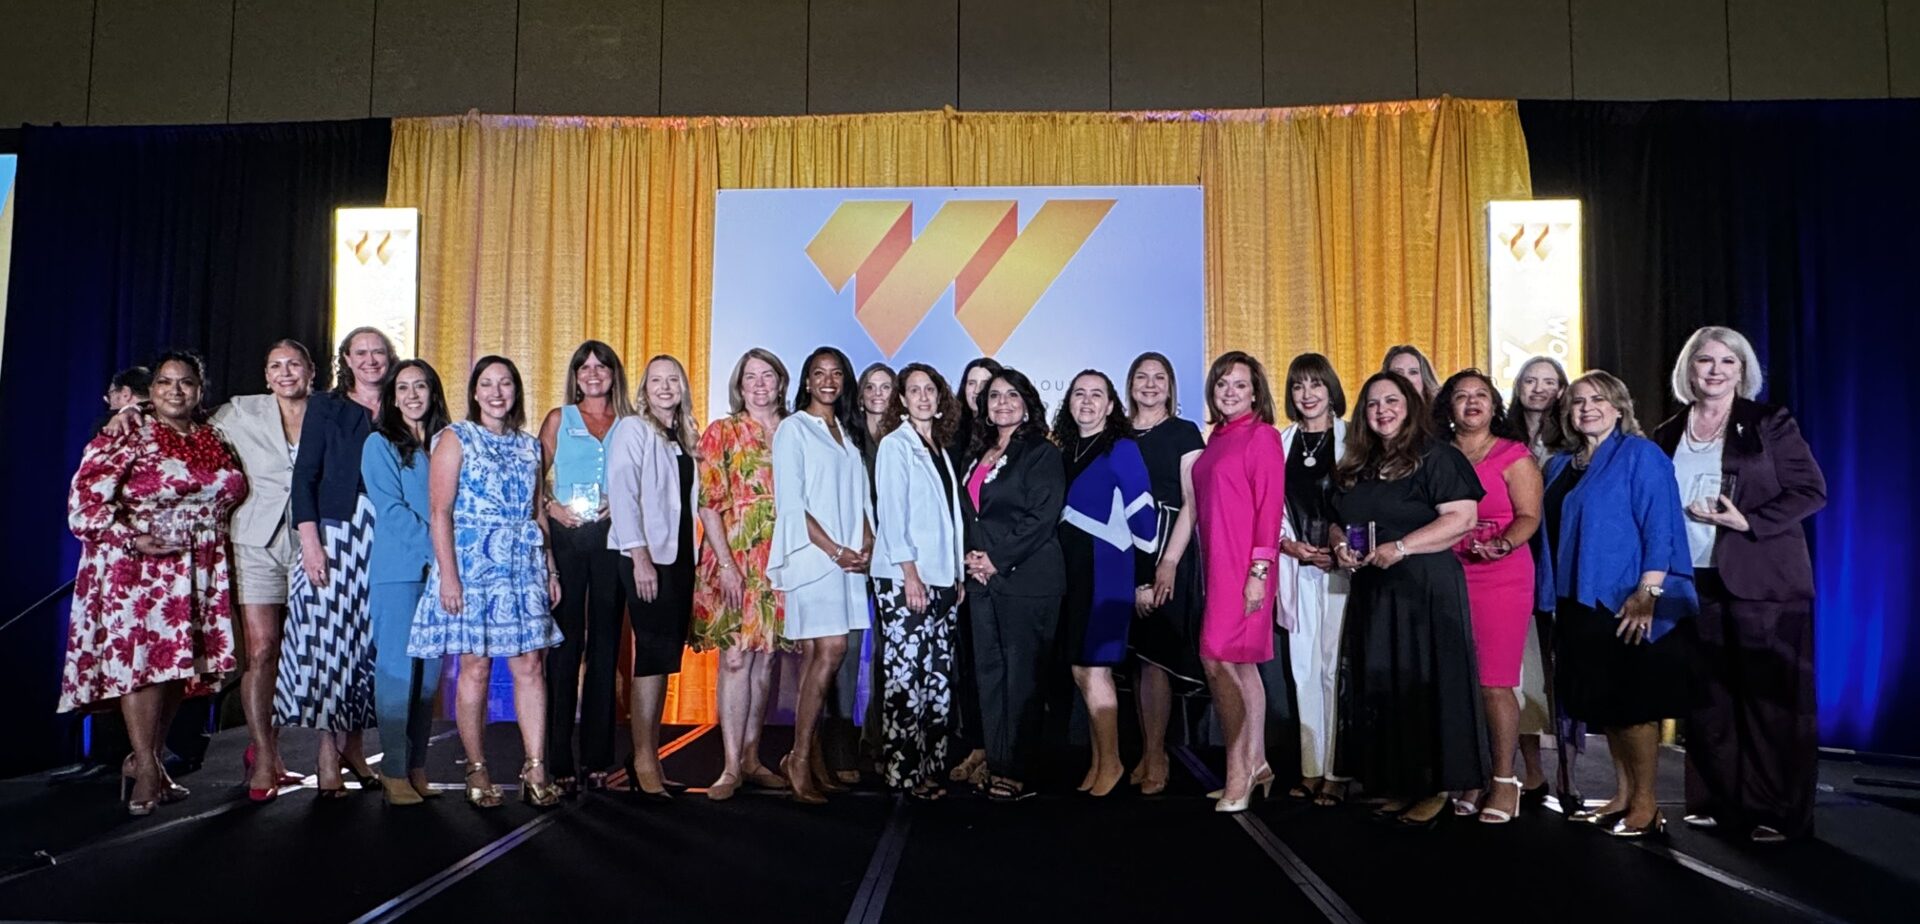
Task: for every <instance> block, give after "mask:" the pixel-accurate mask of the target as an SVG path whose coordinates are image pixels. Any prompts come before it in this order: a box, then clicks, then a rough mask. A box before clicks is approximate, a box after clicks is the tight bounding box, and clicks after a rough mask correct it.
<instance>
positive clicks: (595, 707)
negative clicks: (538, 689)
mask: <svg viewBox="0 0 1920 924" xmlns="http://www.w3.org/2000/svg"><path fill="white" fill-rule="evenodd" d="M611 528H612V523H611V521H609V520H601V521H599V522H598V523H589V524H587V525H585V526H582V527H580V528H578V529H568V528H567V527H565V526H561V525H560V524H558V523H555V524H553V525H552V532H553V539H552V542H553V563H554V567H555V568H556V569H558V570H559V572H560V605H559V606H557V607H555V608H554V611H553V618H554V621H555V622H557V623H559V624H560V632H561V634H562V635H564V636H565V639H564V640H563V641H561V643H560V644H558V645H555V646H554V647H552V648H549V649H547V664H546V667H547V761H548V766H549V767H550V772H551V773H552V774H553V775H554V776H574V775H576V765H575V763H574V751H573V731H574V712H575V708H576V707H577V708H578V710H579V717H580V762H579V764H578V766H579V767H584V768H585V769H586V770H587V771H588V772H599V771H605V770H611V769H613V767H614V758H613V726H614V718H615V716H616V714H617V704H616V703H615V702H614V674H615V672H616V671H618V670H619V666H620V629H621V621H622V619H623V617H624V614H625V612H626V608H627V592H626V589H625V588H626V583H627V582H630V581H631V580H632V578H631V577H628V578H627V581H622V580H621V573H622V572H623V571H627V570H630V567H631V566H630V564H629V562H628V561H627V558H626V556H623V555H621V554H620V553H619V552H614V551H610V550H608V548H607V531H608V530H609V529H611ZM583 659H584V660H585V662H586V677H585V679H584V680H583V679H582V678H581V671H580V667H581V661H582V660H583Z"/></svg>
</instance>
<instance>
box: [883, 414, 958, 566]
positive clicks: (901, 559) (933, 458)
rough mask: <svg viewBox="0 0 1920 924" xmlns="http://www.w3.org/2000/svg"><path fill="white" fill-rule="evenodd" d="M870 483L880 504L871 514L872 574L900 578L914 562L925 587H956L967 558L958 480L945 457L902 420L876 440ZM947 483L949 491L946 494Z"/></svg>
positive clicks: (950, 463) (951, 464) (944, 454)
mask: <svg viewBox="0 0 1920 924" xmlns="http://www.w3.org/2000/svg"><path fill="white" fill-rule="evenodd" d="M942 471H945V472H946V474H947V479H946V481H945V482H942V481H941V479H940V473H941V472H942ZM873 484H874V489H875V490H876V491H877V492H878V494H879V495H880V503H879V507H878V509H877V510H875V511H874V521H875V523H874V538H873V564H872V566H871V567H870V569H869V570H870V572H871V573H872V575H873V576H874V577H877V578H886V579H888V580H892V581H900V580H904V579H905V577H906V575H905V573H904V572H903V571H902V570H901V568H900V566H901V565H903V564H906V563H907V562H913V564H914V568H915V569H917V570H918V571H919V572H920V580H922V581H924V582H926V584H927V586H928V587H951V586H953V585H954V584H957V583H959V581H960V570H961V569H960V563H961V560H962V559H963V558H964V557H965V555H966V548H965V543H964V540H963V528H962V524H963V523H964V521H963V520H962V519H961V513H960V479H959V477H958V476H956V475H954V472H953V463H952V462H951V461H950V460H948V458H947V454H946V453H944V452H933V451H930V450H928V449H927V444H926V441H925V440H922V439H921V438H920V434H918V433H915V432H914V430H913V426H912V424H910V423H907V422H906V421H902V422H901V423H900V426H899V427H898V428H896V429H895V430H894V431H893V432H892V433H889V434H887V435H886V436H885V437H883V438H881V440H880V449H879V452H878V454H877V457H876V458H875V460H874V463H873ZM947 484H952V485H953V489H952V490H947V488H946V485H947Z"/></svg>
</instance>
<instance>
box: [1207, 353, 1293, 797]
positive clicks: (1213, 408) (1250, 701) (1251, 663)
mask: <svg viewBox="0 0 1920 924" xmlns="http://www.w3.org/2000/svg"><path fill="white" fill-rule="evenodd" d="M1207 402H1208V410H1209V411H1210V412H1211V413H1210V414H1209V415H1208V416H1209V417H1210V419H1211V422H1212V423H1213V425H1214V428H1213V435H1212V437H1211V438H1210V439H1208V441H1207V448H1206V450H1205V451H1203V452H1201V453H1200V458H1199V459H1198V460H1196V461H1195V462H1194V463H1193V498H1194V503H1195V505H1196V509H1197V519H1196V522H1197V523H1198V526H1199V529H1200V547H1201V548H1203V549H1205V550H1206V615H1205V617H1204V622H1203V623H1202V625H1201V633H1200V663H1201V664H1202V665H1204V666H1205V668H1206V673H1207V685H1208V686H1209V687H1210V688H1211V689H1212V691H1213V702H1214V707H1215V708H1216V709H1218V710H1219V714H1220V724H1221V727H1222V731H1223V732H1224V733H1225V735H1226V738H1227V776H1226V785H1225V786H1224V787H1222V789H1221V790H1220V796H1219V797H1218V798H1219V801H1218V802H1216V803H1214V806H1213V810H1214V811H1216V812H1242V811H1246V808H1247V803H1248V802H1249V801H1250V800H1251V799H1252V797H1253V787H1255V786H1266V787H1268V788H1271V787H1272V785H1273V770H1272V769H1271V768H1270V767H1268V766H1267V740H1266V737H1267V736H1266V721H1265V716H1266V710H1267V693H1266V685H1265V683H1263V682H1262V681H1261V679H1260V670H1259V666H1260V665H1261V664H1263V663H1265V662H1267V661H1271V660H1273V626H1274V622H1273V620H1274V616H1273V575H1272V574H1271V573H1270V571H1271V570H1272V568H1273V563H1274V558H1275V556H1276V554H1277V552H1276V550H1275V548H1274V546H1275V545H1277V544H1278V543H1279V542H1280V521H1281V519H1282V518H1283V515H1284V514H1285V512H1286V468H1287V457H1286V453H1285V451H1283V450H1282V449H1281V447H1280V434H1279V433H1278V432H1277V431H1275V430H1274V429H1273V391H1272V389H1271V388H1269V387H1268V385H1267V374H1266V370H1265V369H1263V368H1262V367H1261V365H1260V361H1259V360H1257V359H1254V358H1253V357H1252V356H1249V355H1247V354H1245V353H1242V352H1240V351H1238V350H1235V351H1232V352H1229V353H1223V354H1221V355H1220V358H1218V359H1215V360H1214V361H1213V367H1212V368H1211V369H1209V370H1207Z"/></svg>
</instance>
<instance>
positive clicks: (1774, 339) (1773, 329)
mask: <svg viewBox="0 0 1920 924" xmlns="http://www.w3.org/2000/svg"><path fill="white" fill-rule="evenodd" d="M1520 117H1521V124H1522V126H1523V127H1524V129H1525V131H1526V135H1527V151H1528V155H1529V158H1530V160H1531V162H1532V169H1533V189H1534V195H1535V196H1537V197H1541V198H1557V197H1571V198H1578V199H1580V200H1582V201H1583V202H1584V203H1585V205H1584V214H1585V219H1586V225H1587V243H1586V254H1585V256H1586V269H1587V275H1586V293H1585V294H1586V308H1587V324H1586V330H1587V336H1586V349H1587V362H1588V365H1590V366H1593V367H1596V368H1603V369H1607V370H1609V371H1612V372H1614V373H1616V374H1618V375H1619V376H1620V377H1621V378H1622V379H1624V380H1625V381H1626V383H1627V384H1628V386H1629V387H1631V388H1632V390H1633V396H1634V401H1635V404H1636V408H1637V410H1638V412H1639V417H1640V420H1641V422H1642V423H1643V424H1645V425H1647V426H1649V427H1651V426H1652V425H1654V424H1657V423H1658V422H1660V421H1661V420H1663V419H1665V417H1666V416H1667V414H1669V413H1671V412H1672V411H1674V410H1676V409H1677V408H1676V406H1675V405H1674V403H1673V399H1672V397H1671V395H1670V394H1669V389H1668V387H1667V379H1668V374H1669V372H1670V370H1671V369H1672V366H1673V362H1674V358H1675V352H1676V351H1677V350H1678V349H1679V348H1680V346H1681V345H1682V343H1683V342H1684V340H1685V338H1686V337H1687V335H1688V334H1690V333H1691V332H1692V331H1693V330H1694V329H1695V328H1698V327H1700V326H1702V325H1706V324H1723V325H1727V326H1729V327H1733V328H1736V329H1738V330H1740V331H1741V332H1742V333H1744V334H1746V335H1747V336H1748V338H1749V339H1751V340H1752V341H1753V344H1754V348H1755V349H1756V350H1757V351H1758V352H1759V354H1760V357H1761V360H1762V362H1763V363H1764V364H1765V366H1766V371H1767V373H1768V375H1769V384H1768V386H1767V391H1766V397H1767V399H1769V400H1772V401H1775V402H1778V403H1782V404H1785V405H1787V406H1788V407H1790V408H1791V409H1792V410H1793V412H1794V414H1795V415H1796V416H1797V417H1798V418H1799V421H1800V425H1801V427H1802V429H1803V430H1804V431H1805V433H1806V436H1807V439H1808V441H1809V442H1810V443H1811V444H1812V446H1813V450H1814V453H1815V455H1816V456H1817V457H1818V458H1819V461H1820V464H1821V467H1822V468H1823V469H1824V470H1825V471H1826V475H1827V484H1828V490H1829V500H1828V506H1827V508H1826V510H1825V511H1824V512H1822V513H1821V514H1819V515H1818V516H1816V517H1815V518H1814V522H1813V523H1812V536H1813V543H1814V571H1815V576H1816V583H1817V587H1818V598H1817V600H1816V610H1815V647H1816V663H1817V665H1818V672H1819V680H1818V685H1819V693H1820V710H1821V715H1820V728H1821V740H1822V744H1823V745H1825V746H1829V747H1842V748H1855V749H1860V750H1871V751H1883V752H1891V753H1901V754H1920V723H1915V722H1913V721H1912V717H1913V716H1915V715H1920V668H1916V667H1913V666H1912V665H1915V664H1920V632H1915V631H1914V630H1913V628H1912V622H1913V618H1914V615H1915V613H1916V603H1917V602H1920V595H1917V594H1916V591H1917V590H1920V582H1917V581H1916V577H1915V575H1916V573H1917V572H1920V562H1916V557H1915V556H1916V553H1920V547H1916V544H1915V543H1914V541H1913V538H1912V529H1913V521H1914V517H1915V514H1916V513H1920V487H1916V478H1915V475H1914V473H1915V470H1916V467H1915V455H1914V453H1915V439H1914V426H1913V423H1912V421H1911V417H1912V414H1911V411H1910V406H1908V405H1907V404H1906V403H1905V402H1904V399H1902V398H1901V397H1900V396H1901V395H1903V394H1906V393H1907V391H1908V389H1909V388H1910V386H1911V380H1910V377H1909V375H1908V371H1909V370H1907V369H1906V368H1905V365H1906V363H1905V359H1906V356H1905V354H1906V353H1907V352H1908V350H1909V345H1910V343H1911V342H1912V339H1911V337H1910V336H1908V335H1906V334H1903V333H1901V332H1902V331H1910V330H1913V329H1914V328H1913V324H1912V321H1911V319H1910V316H1911V315H1912V313H1913V312H1914V311H1915V309H1916V308H1920V274H1916V272H1915V268H1916V261H1920V100H1863V101H1849V102H1804V103H1803V102H1793V103H1733V104H1729V103H1644V104H1627V103H1579V102H1538V103H1536V102H1523V103H1522V104H1521V107H1520Z"/></svg>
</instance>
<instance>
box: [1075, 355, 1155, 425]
mask: <svg viewBox="0 0 1920 924" xmlns="http://www.w3.org/2000/svg"><path fill="white" fill-rule="evenodd" d="M1147 363H1159V364H1160V368H1162V369H1165V370H1167V418H1168V419H1169V420H1171V419H1173V418H1175V417H1178V416H1180V377H1179V376H1178V375H1175V374H1174V371H1173V360H1170V359H1168V358H1167V354H1165V353H1162V352H1160V351H1158V350H1148V351H1146V352H1145V353H1142V354H1140V355H1139V356H1135V357H1134V358H1133V362H1131V363H1129V364H1128V365H1127V393H1126V394H1124V395H1114V396H1113V400H1115V401H1118V402H1122V403H1124V404H1125V405H1126V408H1127V418H1128V420H1129V422H1131V420H1132V418H1133V416H1134V415H1135V414H1138V413H1140V408H1139V407H1138V406H1136V405H1135V404H1134V403H1133V377H1134V376H1136V375H1139V374H1140V367H1141V366H1144V365H1146V364H1147ZM1068 390H1072V389H1071V387H1069V389H1068Z"/></svg>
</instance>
